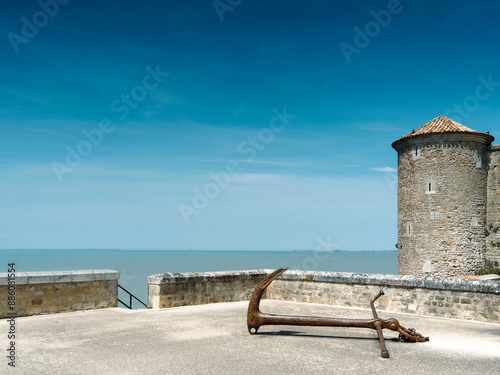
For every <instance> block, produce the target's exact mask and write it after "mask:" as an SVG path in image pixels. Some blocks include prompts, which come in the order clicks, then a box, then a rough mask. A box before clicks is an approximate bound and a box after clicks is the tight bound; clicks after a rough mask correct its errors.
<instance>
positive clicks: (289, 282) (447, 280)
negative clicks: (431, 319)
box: [267, 271, 500, 323]
mask: <svg viewBox="0 0 500 375" xmlns="http://www.w3.org/2000/svg"><path fill="white" fill-rule="evenodd" d="M380 290H383V291H384V293H385V294H384V295H383V296H382V297H380V298H379V299H378V300H377V302H376V303H375V304H376V307H377V309H378V310H387V311H393V312H401V313H410V314H419V315H430V316H439V317H445V318H456V319H471V320H477V321H483V322H492V323H500V280H496V281H492V280H477V279H476V280H473V279H463V278H454V277H437V276H411V275H379V274H359V273H343V272H311V271H288V272H286V273H284V274H283V275H282V276H281V277H280V278H279V279H277V280H275V281H274V282H273V283H272V284H271V285H270V286H269V287H268V290H267V298H271V299H280V300H286V301H295V302H313V303H323V304H330V305H335V306H349V307H361V308H369V307H370V300H371V299H372V298H373V297H374V296H375V295H376V294H377V293H378V292H379V291H380Z"/></svg>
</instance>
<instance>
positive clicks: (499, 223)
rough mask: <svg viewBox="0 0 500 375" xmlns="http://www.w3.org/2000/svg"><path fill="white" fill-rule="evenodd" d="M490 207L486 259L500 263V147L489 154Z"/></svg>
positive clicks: (496, 146) (497, 146)
mask: <svg viewBox="0 0 500 375" xmlns="http://www.w3.org/2000/svg"><path fill="white" fill-rule="evenodd" d="M487 162H488V206H487V210H486V211H487V213H486V215H487V220H486V231H485V236H486V254H485V258H486V259H489V260H492V261H497V262H499V263H500V145H495V146H491V147H490V148H489V149H488V152H487Z"/></svg>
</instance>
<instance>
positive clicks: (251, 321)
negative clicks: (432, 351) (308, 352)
mask: <svg viewBox="0 0 500 375" xmlns="http://www.w3.org/2000/svg"><path fill="white" fill-rule="evenodd" d="M287 269H288V268H279V269H277V270H276V271H274V272H272V273H270V274H269V275H268V276H267V277H266V278H265V279H264V280H262V281H261V282H260V284H259V285H258V286H257V288H255V291H254V292H253V294H252V298H251V299H250V303H249V305H248V313H247V326H248V332H249V333H250V334H252V335H253V334H256V333H257V331H258V330H259V328H260V327H261V326H263V325H292V326H322V327H356V328H369V329H374V330H376V331H377V335H378V340H379V342H380V347H381V350H382V353H381V354H382V358H389V352H388V351H387V348H386V346H385V340H384V335H383V333H382V330H383V329H390V330H391V331H397V332H399V340H400V341H405V342H424V341H429V338H428V337H424V336H422V335H421V334H420V333H417V332H416V331H415V330H414V329H413V328H408V329H407V328H404V327H403V326H401V325H400V324H399V322H398V321H397V320H396V319H392V318H391V319H385V320H382V319H380V318H379V317H378V315H377V311H376V310H375V306H374V302H375V301H376V300H377V298H379V297H380V296H382V295H384V292H383V291H380V292H379V293H378V294H377V295H376V296H375V297H374V298H373V300H371V301H370V307H371V309H372V313H373V319H342V318H340V319H339V318H328V317H316V316H293V315H277V314H265V313H262V312H261V311H260V310H259V304H260V299H261V298H262V294H263V293H264V291H265V290H266V288H267V287H268V286H269V284H271V282H272V281H273V280H274V279H275V278H277V277H278V276H279V275H281V274H282V273H283V272H285V271H286V270H287Z"/></svg>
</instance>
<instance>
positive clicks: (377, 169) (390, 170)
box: [370, 167, 398, 173]
mask: <svg viewBox="0 0 500 375" xmlns="http://www.w3.org/2000/svg"><path fill="white" fill-rule="evenodd" d="M370 169H371V170H372V171H377V172H393V173H394V172H397V171H398V170H397V169H394V168H391V167H383V168H370Z"/></svg>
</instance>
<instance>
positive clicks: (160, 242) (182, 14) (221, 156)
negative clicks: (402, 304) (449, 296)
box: [0, 0, 500, 250]
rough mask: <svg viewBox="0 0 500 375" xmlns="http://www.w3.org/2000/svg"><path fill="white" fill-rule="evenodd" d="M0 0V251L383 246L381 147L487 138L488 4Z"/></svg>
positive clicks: (499, 74)
mask: <svg viewBox="0 0 500 375" xmlns="http://www.w3.org/2000/svg"><path fill="white" fill-rule="evenodd" d="M0 4H1V5H0V6H1V8H2V12H0V18H1V22H0V35H2V43H1V44H0V57H1V58H0V71H1V77H2V80H1V82H2V84H1V85H0V100H1V102H2V106H1V107H0V130H1V133H0V209H1V211H0V212H1V213H2V215H1V216H0V241H1V242H0V248H6V249H15V248H67V249H77V248H122V249H197V250H203V249H206V250H215V249H223V250H293V249H317V248H321V249H344V250H393V249H394V244H395V243H396V242H397V228H396V220H397V201H396V199H397V193H396V189H395V179H396V173H394V170H395V168H396V167H397V159H396V152H395V151H394V150H393V149H392V148H391V143H392V142H393V141H394V140H396V139H398V138H399V137H400V136H402V135H403V134H406V133H408V132H410V131H411V130H412V129H414V128H418V127H419V126H421V125H423V124H425V123H426V122H428V121H430V120H431V119H433V118H435V117H437V116H438V115H440V114H446V115H448V116H449V117H451V118H454V119H455V120H457V121H459V122H461V123H463V124H464V125H466V126H469V127H471V128H473V129H476V130H480V131H490V132H491V134H493V135H494V136H496V137H497V138H499V137H500V131H499V128H498V122H499V120H500V111H499V104H500V90H498V87H499V86H500V84H496V82H500V64H499V62H500V49H499V48H498V35H499V33H500V25H499V24H498V19H499V17H500V5H498V4H497V3H495V2H492V1H482V2H470V1H462V0H454V1H448V0H446V1H439V2H435V1H415V0H414V1H409V0H401V1H400V2H398V1H396V0H391V1H354V0H344V1H307V2H306V1H293V0H290V1H279V0H277V1H272V2H268V1H257V0H254V1H250V0H243V1H239V0H231V1H229V0H220V1H215V2H214V1H211V0H206V1H205V0H204V1H201V0H198V1H194V0H191V1H190V0H186V1H150V0H144V1H140V2H139V1H127V2H118V1H106V2H102V1H81V0H71V1H68V0H60V2H56V1H55V0H46V1H44V0H42V1H41V2H37V1H15V2H12V1H1V2H0ZM346 51H347V52H346ZM484 82H489V84H487V85H486V86H487V87H486V86H485V84H484ZM480 85H483V87H482V91H479V92H481V95H479V96H478V90H477V88H478V86H480ZM496 90H498V91H499V92H496Z"/></svg>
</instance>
